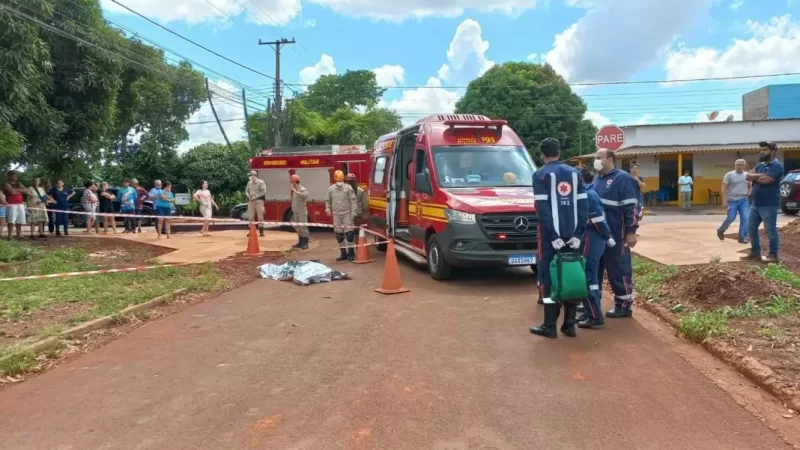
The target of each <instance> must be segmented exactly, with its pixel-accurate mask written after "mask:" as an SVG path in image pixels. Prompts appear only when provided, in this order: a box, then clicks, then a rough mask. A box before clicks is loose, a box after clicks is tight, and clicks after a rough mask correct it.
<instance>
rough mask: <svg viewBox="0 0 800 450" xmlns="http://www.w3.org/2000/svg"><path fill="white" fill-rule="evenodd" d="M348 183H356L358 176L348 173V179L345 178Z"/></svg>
mask: <svg viewBox="0 0 800 450" xmlns="http://www.w3.org/2000/svg"><path fill="white" fill-rule="evenodd" d="M344 179H345V180H346V181H356V174H354V173H348V174H347V176H346V177H344Z"/></svg>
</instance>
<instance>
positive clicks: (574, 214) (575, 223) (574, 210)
mask: <svg viewBox="0 0 800 450" xmlns="http://www.w3.org/2000/svg"><path fill="white" fill-rule="evenodd" d="M581 195H583V196H584V197H586V194H581ZM578 197H579V196H578V172H575V171H573V172H572V231H570V234H575V230H576V229H577V228H578Z"/></svg>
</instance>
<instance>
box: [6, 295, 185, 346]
mask: <svg viewBox="0 0 800 450" xmlns="http://www.w3.org/2000/svg"><path fill="white" fill-rule="evenodd" d="M187 290H188V288H181V289H178V290H175V291H172V292H170V293H168V294H164V295H160V296H158V297H155V298H152V299H150V300H148V301H146V302H144V303H139V304H136V305H131V306H128V307H127V308H125V309H123V310H122V311H120V312H118V313H117V314H114V315H111V316H104V317H100V318H97V319H95V320H92V321H91V322H86V323H82V324H80V325H77V326H74V327H72V328H70V329H68V330H64V331H62V332H61V333H59V334H58V336H53V337H49V338H46V339H42V340H41V341H37V342H34V343H32V344H30V345H27V346H25V347H20V348H18V349H16V350H15V351H13V352H12V353H10V354H8V355H5V356H3V357H2V358H0V361H5V360H7V359H9V358H12V357H14V356H17V355H19V354H21V353H29V352H30V353H40V352H43V351H45V350H48V349H50V348H52V347H55V346H56V345H58V343H59V342H60V341H61V339H75V338H77V337H80V336H83V335H84V334H86V333H91V332H92V331H97V330H101V329H103V328H108V327H109V326H111V325H113V324H114V323H115V322H116V321H117V319H116V318H117V317H118V316H120V315H128V314H136V313H139V312H142V311H146V310H148V309H153V308H156V307H158V306H161V305H163V304H164V303H166V302H168V301H170V300H172V299H173V298H174V297H176V296H178V295H180V294H183V293H184V292H186V291H187Z"/></svg>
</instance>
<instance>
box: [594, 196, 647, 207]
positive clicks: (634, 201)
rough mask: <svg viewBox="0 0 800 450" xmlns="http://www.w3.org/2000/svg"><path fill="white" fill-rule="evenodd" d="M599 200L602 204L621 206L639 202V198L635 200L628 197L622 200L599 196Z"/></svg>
mask: <svg viewBox="0 0 800 450" xmlns="http://www.w3.org/2000/svg"><path fill="white" fill-rule="evenodd" d="M600 202H601V203H602V204H604V205H608V206H623V205H638V204H639V200H637V199H635V198H628V199H625V200H622V201H616V200H608V199H605V198H601V199H600Z"/></svg>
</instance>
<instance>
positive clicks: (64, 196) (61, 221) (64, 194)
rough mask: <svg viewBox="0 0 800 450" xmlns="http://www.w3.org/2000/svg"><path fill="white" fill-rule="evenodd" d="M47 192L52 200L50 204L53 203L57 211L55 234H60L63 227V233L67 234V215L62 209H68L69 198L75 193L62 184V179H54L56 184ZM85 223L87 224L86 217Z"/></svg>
mask: <svg viewBox="0 0 800 450" xmlns="http://www.w3.org/2000/svg"><path fill="white" fill-rule="evenodd" d="M48 194H50V198H51V199H52V201H53V203H51V204H54V205H55V209H56V210H57V211H59V212H57V213H55V215H56V217H55V231H56V236H61V228H63V229H64V235H65V236H69V215H68V213H66V212H63V211H69V199H71V198H72V197H73V196H74V195H75V192H74V191H73V190H72V189H70V188H68V187H66V186H64V182H63V181H61V180H58V181H56V185H55V186H54V187H52V188H51V189H50V191H48ZM86 223H87V225H88V223H89V222H88V219H87V222H86ZM60 227H61V228H60ZM86 229H87V231H88V230H89V228H88V227H87V228H86Z"/></svg>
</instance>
